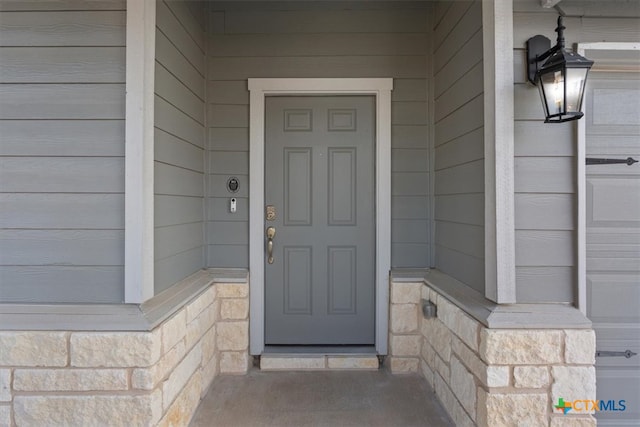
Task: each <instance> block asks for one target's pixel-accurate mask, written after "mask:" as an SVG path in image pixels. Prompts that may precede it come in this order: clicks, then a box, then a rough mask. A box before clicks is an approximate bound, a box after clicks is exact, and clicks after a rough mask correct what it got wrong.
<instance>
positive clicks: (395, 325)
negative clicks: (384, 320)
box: [389, 282, 596, 427]
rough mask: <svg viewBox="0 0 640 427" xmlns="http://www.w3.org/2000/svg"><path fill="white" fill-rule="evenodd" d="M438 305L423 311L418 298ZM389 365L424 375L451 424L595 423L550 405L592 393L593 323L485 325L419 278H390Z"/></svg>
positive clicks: (550, 424)
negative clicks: (433, 314)
mask: <svg viewBox="0 0 640 427" xmlns="http://www.w3.org/2000/svg"><path fill="white" fill-rule="evenodd" d="M421 298H424V299H426V300H429V301H431V302H433V303H434V304H435V305H436V306H437V318H434V319H425V318H424V317H423V316H422V311H421V305H420V300H421ZM389 329H390V330H389V344H390V354H389V365H390V368H391V370H392V372H394V373H404V372H417V373H421V374H422V375H423V376H424V377H425V378H426V379H427V381H428V382H429V384H430V385H431V386H432V387H433V389H434V390H435V393H436V395H437V397H438V398H439V400H440V402H441V403H442V404H443V406H444V407H445V408H446V410H447V411H448V412H449V415H450V416H451V418H452V419H453V420H454V421H455V423H456V426H473V425H479V426H520V425H529V426H558V427H559V426H595V425H596V421H595V418H593V417H592V416H591V415H588V414H587V415H563V414H562V413H561V412H558V411H556V410H554V408H553V405H554V403H555V402H557V401H558V398H560V397H562V398H564V399H565V400H567V401H569V400H575V399H581V400H582V399H594V400H595V398H596V387H595V368H594V364H595V334H594V331H593V330H592V329H489V328H486V327H485V326H484V325H482V324H481V323H479V322H478V321H476V320H475V319H473V318H472V317H470V316H468V315H467V314H466V313H465V312H463V311H462V310H461V309H460V308H458V307H457V306H455V305H454V304H452V303H451V302H450V301H449V300H447V299H446V298H445V297H444V296H443V295H441V294H439V293H438V292H436V291H435V290H433V289H431V288H430V287H428V286H427V285H425V284H424V283H402V282H394V283H392V284H391V310H390V328H389Z"/></svg>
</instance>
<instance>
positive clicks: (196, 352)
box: [0, 283, 249, 426]
mask: <svg viewBox="0 0 640 427" xmlns="http://www.w3.org/2000/svg"><path fill="white" fill-rule="evenodd" d="M248 296H249V286H248V284H246V283H216V284H212V285H211V286H209V287H208V288H207V289H206V290H205V291H203V292H202V293H200V294H199V295H198V296H197V297H196V298H194V299H193V300H191V302H189V303H188V304H186V305H185V306H184V307H182V308H181V309H180V310H179V311H177V312H176V313H175V314H173V315H172V316H171V317H170V318H169V319H167V320H166V321H164V322H162V323H161V324H160V325H159V326H158V327H156V328H155V329H153V330H152V331H150V332H84V331H83V332H74V331H26V332H25V331H15V332H10V331H2V332H0V426H5V425H7V426H14V425H18V426H24V425H83V426H91V425H100V426H106V425H121V426H122V425H126V426H150V425H160V426H167V425H187V424H188V423H189V420H190V419H191V417H192V416H193V414H194V412H195V410H196V408H197V406H198V404H199V403H200V399H201V397H202V396H204V394H205V393H206V391H207V389H208V387H209V385H210V384H211V381H212V380H213V379H214V377H215V376H216V375H218V374H245V373H246V372H247V371H248V368H249V354H248V347H249V322H248V316H249V299H248Z"/></svg>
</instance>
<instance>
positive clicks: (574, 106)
mask: <svg viewBox="0 0 640 427" xmlns="http://www.w3.org/2000/svg"><path fill="white" fill-rule="evenodd" d="M588 71H589V69H588V68H567V71H566V73H567V79H566V80H567V112H568V113H569V112H578V111H580V109H581V108H582V95H583V94H584V84H585V81H586V80H587V72H588Z"/></svg>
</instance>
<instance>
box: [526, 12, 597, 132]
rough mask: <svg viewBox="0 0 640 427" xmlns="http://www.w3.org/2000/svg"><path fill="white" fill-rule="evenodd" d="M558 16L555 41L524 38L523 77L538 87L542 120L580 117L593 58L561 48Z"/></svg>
mask: <svg viewBox="0 0 640 427" xmlns="http://www.w3.org/2000/svg"><path fill="white" fill-rule="evenodd" d="M564 29H565V27H564V26H563V25H562V16H559V17H558V27H557V28H556V32H557V33H558V40H557V42H556V45H555V46H553V47H551V41H550V40H549V39H548V38H546V37H545V36H541V35H537V36H534V37H531V38H530V39H529V40H527V77H528V78H529V81H530V82H531V83H533V84H534V85H536V86H538V89H539V90H540V97H541V98H542V106H543V107H544V114H545V121H544V122H545V123H562V122H568V121H570V120H577V119H579V118H580V117H582V116H583V115H584V114H583V113H582V111H580V110H582V99H583V97H584V89H585V84H586V81H587V73H588V72H589V69H590V68H591V66H592V65H593V61H591V60H589V59H587V58H585V57H583V56H580V55H578V54H577V53H573V52H568V51H567V50H566V49H565V48H564V33H563V32H564Z"/></svg>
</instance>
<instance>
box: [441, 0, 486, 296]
mask: <svg viewBox="0 0 640 427" xmlns="http://www.w3.org/2000/svg"><path fill="white" fill-rule="evenodd" d="M443 3H445V2H440V3H439V4H438V5H437V6H436V8H435V10H436V16H435V23H434V25H435V27H434V34H433V37H434V44H433V70H434V77H433V78H434V121H435V127H434V132H435V141H434V146H435V158H434V165H435V167H434V169H435V170H434V174H433V176H434V189H435V193H434V203H435V206H434V212H435V218H434V221H435V265H436V267H437V268H438V269H439V270H441V271H443V272H444V273H446V274H448V275H450V276H453V277H455V278H456V279H458V280H460V281H461V282H463V283H465V284H467V285H468V286H470V287H472V288H474V289H476V290H477V291H479V292H482V293H484V130H483V126H484V116H483V108H484V106H483V104H484V99H483V84H484V82H483V68H482V5H481V2H480V1H460V2H452V3H450V4H443ZM447 3H448V2H447Z"/></svg>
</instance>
